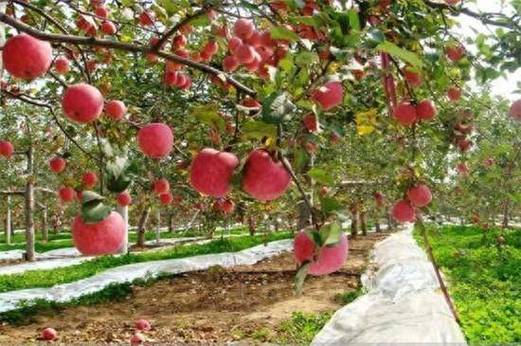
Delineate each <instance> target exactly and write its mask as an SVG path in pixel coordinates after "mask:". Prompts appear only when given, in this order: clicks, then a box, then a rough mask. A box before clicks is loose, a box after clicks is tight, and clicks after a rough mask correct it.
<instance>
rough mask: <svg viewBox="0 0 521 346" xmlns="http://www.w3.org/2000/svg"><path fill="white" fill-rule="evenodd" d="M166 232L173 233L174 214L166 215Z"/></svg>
mask: <svg viewBox="0 0 521 346" xmlns="http://www.w3.org/2000/svg"><path fill="white" fill-rule="evenodd" d="M168 232H170V233H174V212H171V213H169V214H168Z"/></svg>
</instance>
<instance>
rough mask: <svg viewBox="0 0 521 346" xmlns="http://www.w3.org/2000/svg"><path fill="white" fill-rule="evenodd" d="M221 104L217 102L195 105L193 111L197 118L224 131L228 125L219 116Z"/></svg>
mask: <svg viewBox="0 0 521 346" xmlns="http://www.w3.org/2000/svg"><path fill="white" fill-rule="evenodd" d="M218 111H219V106H218V105H216V104H208V105H202V106H195V107H193V108H192V109H191V111H190V112H191V113H192V115H193V116H195V117H196V118H197V119H199V120H200V121H202V122H203V123H206V124H208V125H210V126H212V127H215V128H217V129H218V130H220V131H222V130H224V128H225V127H226V122H225V121H224V119H223V118H222V117H221V116H219V113H218Z"/></svg>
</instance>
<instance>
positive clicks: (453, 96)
mask: <svg viewBox="0 0 521 346" xmlns="http://www.w3.org/2000/svg"><path fill="white" fill-rule="evenodd" d="M447 96H448V97H449V100H451V101H452V102H456V101H458V100H459V99H460V98H461V89H460V88H458V87H450V88H449V90H448V91H447Z"/></svg>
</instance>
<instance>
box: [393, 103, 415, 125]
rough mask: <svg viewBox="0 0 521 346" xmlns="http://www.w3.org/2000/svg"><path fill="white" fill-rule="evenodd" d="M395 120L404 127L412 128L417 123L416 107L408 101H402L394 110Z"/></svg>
mask: <svg viewBox="0 0 521 346" xmlns="http://www.w3.org/2000/svg"><path fill="white" fill-rule="evenodd" d="M393 115H394V118H395V119H396V120H397V121H398V123H400V125H402V126H412V125H413V124H414V123H415V122H416V116H417V114H416V107H414V106H413V105H412V104H411V103H410V102H408V101H402V102H400V103H399V104H398V105H397V106H395V107H394V108H393Z"/></svg>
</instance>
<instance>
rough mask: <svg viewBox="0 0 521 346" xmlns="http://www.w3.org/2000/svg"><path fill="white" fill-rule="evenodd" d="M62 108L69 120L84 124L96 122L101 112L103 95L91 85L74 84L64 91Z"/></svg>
mask: <svg viewBox="0 0 521 346" xmlns="http://www.w3.org/2000/svg"><path fill="white" fill-rule="evenodd" d="M62 108H63V112H64V113H65V115H66V116H67V117H68V118H69V119H71V120H74V121H76V122H79V123H81V124H86V123H89V122H91V121H94V120H96V119H97V118H98V117H99V116H100V114H101V112H102V111H103V95H101V92H100V91H99V90H98V89H96V88H95V87H93V86H92V85H89V84H85V83H79V84H74V85H71V86H69V87H68V88H67V89H66V90H65V93H64V95H63V98H62Z"/></svg>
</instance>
